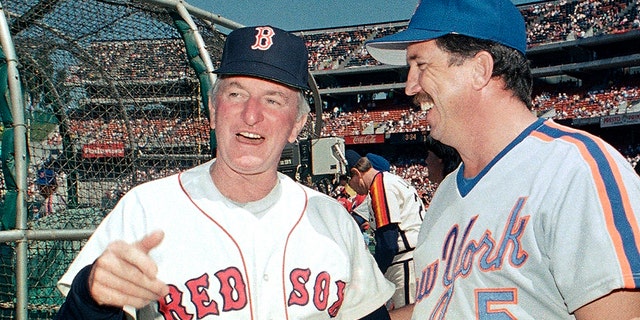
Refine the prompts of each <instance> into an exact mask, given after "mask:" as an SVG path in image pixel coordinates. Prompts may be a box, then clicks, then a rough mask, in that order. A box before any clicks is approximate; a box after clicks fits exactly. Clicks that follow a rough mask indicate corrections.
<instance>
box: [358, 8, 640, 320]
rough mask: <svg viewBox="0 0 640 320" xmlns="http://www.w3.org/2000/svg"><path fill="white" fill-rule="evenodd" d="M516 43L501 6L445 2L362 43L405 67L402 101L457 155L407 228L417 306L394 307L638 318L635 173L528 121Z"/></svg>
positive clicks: (524, 74) (519, 32)
mask: <svg viewBox="0 0 640 320" xmlns="http://www.w3.org/2000/svg"><path fill="white" fill-rule="evenodd" d="M525 41H526V32H525V24H524V21H523V17H522V15H521V14H520V12H519V11H518V10H517V9H516V7H515V6H514V5H513V3H512V2H511V1H509V0H485V1H477V0H451V1H422V2H421V3H420V5H419V6H418V7H417V9H416V11H415V13H414V14H413V17H412V18H411V22H410V24H409V27H408V28H407V30H405V31H403V32H400V33H397V34H395V35H392V36H389V37H385V38H381V39H378V40H374V41H372V42H369V43H368V44H367V49H368V51H369V53H371V55H372V56H373V57H374V58H376V59H378V60H380V61H381V62H384V63H389V64H396V65H404V64H406V63H408V65H409V71H408V76H407V82H406V88H405V92H406V93H407V95H410V96H414V99H415V102H416V103H417V104H420V105H422V104H431V105H432V107H431V109H430V110H429V113H428V115H427V120H428V121H429V124H430V126H431V135H432V136H433V138H434V139H437V140H439V141H441V142H442V143H445V144H447V145H451V146H453V147H455V148H456V150H457V151H458V152H459V154H460V156H461V158H462V164H461V165H460V166H459V167H458V169H456V170H455V171H454V172H453V173H452V174H450V175H448V176H447V177H446V178H445V179H444V180H443V181H442V183H441V184H440V186H439V187H438V190H437V191H436V194H435V196H434V198H433V200H432V202H431V205H430V207H429V209H428V212H427V214H426V217H425V220H424V223H423V225H422V227H421V230H420V238H419V240H418V246H417V248H416V250H415V253H414V257H415V264H416V269H417V270H420V271H421V273H420V274H419V276H420V278H419V279H418V283H419V287H418V289H417V296H418V298H417V302H416V304H415V305H414V306H413V307H414V308H413V310H412V308H406V309H404V310H398V311H399V312H400V311H402V312H406V313H413V316H414V319H427V318H445V317H446V318H447V319H474V318H477V317H479V316H480V317H482V315H485V316H486V317H492V318H493V317H498V318H500V317H503V318H518V319H523V318H535V319H571V318H573V317H575V318H576V319H580V320H582V319H632V318H637V317H640V290H639V289H640V278H639V277H638V275H639V274H640V263H639V261H640V250H639V243H640V242H639V240H638V239H640V177H638V176H637V175H636V174H634V173H633V170H632V169H631V166H630V165H629V163H628V162H627V161H626V160H625V159H624V157H623V156H622V155H621V154H620V153H618V152H617V151H615V149H614V148H613V147H611V146H610V145H608V144H607V143H606V142H604V141H603V140H601V139H600V138H598V137H594V136H592V135H589V134H586V133H585V132H582V131H579V130H575V129H572V128H568V127H565V126H562V125H558V124H556V123H554V122H553V121H551V120H544V119H538V118H536V117H535V115H534V114H533V113H532V112H531V111H530V108H531V105H532V103H531V87H532V76H531V70H530V67H529V64H528V62H527V59H526V57H525V49H526V43H525ZM474 301H475V303H474ZM396 316H398V317H401V316H402V315H401V314H396V313H394V314H392V317H396ZM407 316H408V315H407Z"/></svg>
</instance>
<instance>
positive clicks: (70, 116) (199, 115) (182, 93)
mask: <svg viewBox="0 0 640 320" xmlns="http://www.w3.org/2000/svg"><path fill="white" fill-rule="evenodd" d="M0 2H1V4H2V10H3V12H4V15H5V17H6V20H7V24H8V28H9V31H10V35H11V38H12V41H13V44H14V47H15V53H16V56H17V60H18V71H19V73H20V80H21V85H22V91H23V92H22V93H23V96H22V99H23V101H24V106H25V110H24V118H25V121H26V128H27V140H28V146H27V147H28V156H27V158H28V159H27V160H28V166H27V172H26V175H27V186H26V195H25V197H24V198H25V207H26V216H27V225H26V226H27V227H26V228H27V230H26V231H38V230H41V231H46V230H91V229H93V228H95V227H96V226H97V225H98V224H99V223H100V221H101V220H102V218H103V217H104V215H106V213H108V212H109V211H110V209H111V208H112V207H113V206H114V205H115V203H116V202H117V201H118V199H119V197H120V196H121V195H122V194H123V193H124V192H126V191H128V190H129V189H131V188H132V187H134V186H136V185H138V184H141V183H144V182H146V181H149V180H152V179H157V178H160V177H164V176H167V175H170V174H173V173H175V172H178V171H181V170H183V169H186V168H189V167H192V166H194V165H197V164H200V163H202V162H205V161H207V160H208V159H210V158H211V156H212V149H213V148H214V147H215V144H214V143H213V142H212V139H211V138H210V129H209V123H208V114H207V113H208V110H207V108H206V103H203V101H206V90H204V89H201V88H206V86H203V84H210V82H207V79H210V78H208V77H210V74H208V73H207V71H210V67H211V65H212V63H209V65H207V62H208V61H207V59H204V60H203V58H202V57H203V55H202V53H203V51H202V49H203V48H204V49H205V50H206V54H207V55H208V56H209V57H210V59H211V61H214V62H215V61H217V60H218V59H219V57H220V55H221V50H222V47H223V42H224V37H225V36H224V34H223V33H221V32H219V31H218V30H216V28H215V24H214V22H213V21H215V22H220V20H215V19H213V20H212V19H209V18H208V17H207V15H206V13H205V12H200V11H198V10H199V9H197V8H193V7H191V6H189V5H188V4H186V3H183V2H179V1H173V0H156V1H153V0H149V1H135V0H104V1H101V0H1V1H0ZM187 9H188V10H187ZM184 10H187V11H188V12H194V11H195V12H197V13H198V14H194V15H190V16H189V17H188V18H186V19H185V15H184V14H183V15H180V13H181V12H182V13H184V12H185V11H184ZM212 16H213V15H212ZM218 19H223V18H220V17H218ZM225 27H227V28H230V27H233V23H232V22H229V25H227V26H225ZM194 29H195V30H197V31H198V32H199V34H200V35H201V38H198V37H196V36H194V32H193V30H194ZM198 40H204V46H202V45H201V44H202V43H198ZM3 43H4V42H3ZM3 49H4V48H3ZM199 50H200V51H199ZM4 76H5V77H6V73H5V75H4ZM4 108H8V107H7V106H4ZM5 111H6V110H5ZM10 115H11V113H10V112H4V111H3V113H2V116H3V119H2V122H3V125H2V127H0V129H1V130H2V134H3V146H2V152H3V159H5V156H7V157H9V156H10V155H9V154H7V153H10V152H12V150H13V148H12V146H11V144H12V142H13V139H12V138H13V137H11V136H10V135H11V134H13V132H12V122H11V120H12V119H7V118H10ZM8 138H11V139H8ZM16 139H17V138H16ZM16 157H18V156H16ZM9 158H10V157H9ZM3 166H4V167H3V174H2V176H1V178H2V181H1V183H0V188H2V189H1V190H0V191H2V200H3V203H2V212H1V213H3V214H4V217H3V225H2V229H3V230H5V231H0V234H2V233H7V232H10V231H9V230H11V229H14V228H15V226H13V225H11V223H12V222H11V221H8V222H6V220H7V215H8V214H11V213H10V212H15V208H12V204H11V199H13V198H11V197H10V195H11V194H12V192H14V193H15V190H11V187H10V185H11V183H10V181H12V180H15V177H10V176H8V175H10V174H11V172H12V171H11V170H12V169H15V167H12V162H11V161H4V162H3ZM14 187H15V186H14ZM14 189H15V188H14ZM9 220H11V219H9ZM13 223H14V224H15V222H13ZM17 225H18V226H20V221H18V223H17ZM14 231H15V230H14ZM51 234H52V235H53V236H51V237H49V239H46V237H45V238H43V239H44V240H33V239H29V240H28V241H27V242H28V244H27V248H28V249H27V254H26V262H25V263H26V282H27V283H26V292H27V294H28V297H27V300H26V301H27V305H26V313H27V314H28V317H29V319H51V318H52V317H53V315H54V314H55V312H56V311H57V309H58V308H59V306H60V304H61V303H62V302H63V297H62V295H61V294H60V293H59V292H58V291H57V289H56V286H55V284H56V281H57V279H59V278H60V276H61V275H62V273H63V272H64V271H65V270H66V268H67V266H68V265H69V263H70V262H71V261H72V260H73V258H74V257H75V255H76V253H77V252H78V250H79V249H80V248H81V247H82V245H83V244H84V242H85V241H86V240H84V239H83V238H82V237H80V238H77V237H76V238H73V237H72V238H71V239H72V240H65V239H64V237H59V238H58V237H57V236H55V232H53V233H51ZM19 242H20V241H7V242H3V243H0V319H14V318H24V315H21V314H20V308H19V305H20V303H19V301H20V297H19V294H16V291H18V292H19V291H20V290H19V288H20V286H21V285H24V284H21V283H18V282H20V281H17V280H16V278H17V277H16V272H17V270H16V265H18V266H19V265H20V261H19V259H20V256H19V255H17V254H16V252H17V250H16V246H17V243H19ZM18 274H19V273H18ZM18 278H19V277H18ZM17 306H18V307H17Z"/></svg>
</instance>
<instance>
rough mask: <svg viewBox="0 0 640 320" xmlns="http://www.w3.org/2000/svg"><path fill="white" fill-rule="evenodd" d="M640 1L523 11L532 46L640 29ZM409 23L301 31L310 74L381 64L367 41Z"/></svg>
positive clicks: (586, 0)
mask: <svg viewBox="0 0 640 320" xmlns="http://www.w3.org/2000/svg"><path fill="white" fill-rule="evenodd" d="M639 10H640V0H626V1H620V0H578V1H570V0H559V1H547V2H542V3H534V4H529V5H524V6H520V12H521V13H522V14H523V16H524V17H525V21H526V23H527V45H528V47H533V46H539V45H542V44H549V43H554V42H559V41H567V40H576V39H580V38H588V37H592V36H599V35H606V34H617V33H624V32H628V31H630V30H638V29H640V11H639ZM406 25H407V23H406V22H397V23H390V24H380V25H375V26H371V27H369V28H364V27H358V28H356V30H353V28H351V29H346V28H343V29H336V30H335V31H333V30H332V31H327V30H317V31H305V32H299V35H300V36H302V37H303V38H304V39H305V41H306V42H307V46H308V47H309V50H310V52H311V59H310V62H309V69H310V70H326V69H340V68H348V67H358V66H369V65H378V64H379V62H377V61H375V59H373V58H372V57H371V55H369V53H368V52H367V51H366V49H364V42H365V41H366V40H371V39H373V38H379V37H382V36H385V35H387V34H392V33H396V32H397V31H400V30H402V29H404V28H406Z"/></svg>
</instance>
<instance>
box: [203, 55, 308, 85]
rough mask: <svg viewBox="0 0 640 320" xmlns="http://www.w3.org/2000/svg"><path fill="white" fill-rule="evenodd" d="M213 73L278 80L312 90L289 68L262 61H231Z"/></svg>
mask: <svg viewBox="0 0 640 320" xmlns="http://www.w3.org/2000/svg"><path fill="white" fill-rule="evenodd" d="M213 73H216V74H220V75H237V76H253V77H257V78H262V79H266V80H271V81H274V82H278V83H281V84H284V85H287V86H289V87H293V88H296V89H302V90H311V88H310V87H309V85H308V84H306V85H302V84H301V83H300V80H299V79H298V78H296V77H295V76H294V75H292V74H290V73H289V72H288V71H287V70H283V69H280V68H277V67H274V66H273V65H271V64H266V63H263V62H260V61H239V62H230V63H227V64H225V65H224V66H221V67H220V68H218V69H217V70H214V71H213Z"/></svg>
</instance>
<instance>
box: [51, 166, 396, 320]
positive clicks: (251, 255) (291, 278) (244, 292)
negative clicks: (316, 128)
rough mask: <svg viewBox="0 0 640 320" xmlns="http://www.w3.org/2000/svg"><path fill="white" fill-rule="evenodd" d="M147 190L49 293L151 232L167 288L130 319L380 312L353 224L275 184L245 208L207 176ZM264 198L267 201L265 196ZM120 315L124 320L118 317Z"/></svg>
mask: <svg viewBox="0 0 640 320" xmlns="http://www.w3.org/2000/svg"><path fill="white" fill-rule="evenodd" d="M212 163H213V161H211V162H208V163H206V164H203V165H200V166H198V167H195V168H193V169H190V170H188V171H185V172H183V173H181V174H179V175H174V176H171V177H167V178H164V179H160V180H156V181H152V182H149V183H146V184H143V185H140V186H137V187H136V188H134V189H132V190H131V191H130V192H129V193H127V194H126V195H125V196H124V197H123V198H122V200H121V201H120V202H119V203H118V205H117V206H116V207H115V208H114V210H113V211H112V212H111V213H110V214H109V215H108V216H107V217H106V218H105V220H104V221H103V222H102V223H101V224H100V226H99V227H98V228H97V230H96V232H95V233H94V235H93V236H92V237H91V238H90V239H89V241H88V242H87V244H86V245H85V247H84V248H83V249H82V251H81V252H80V254H79V255H78V257H77V258H76V260H75V261H74V262H73V263H72V264H71V266H70V267H69V270H68V271H67V273H66V274H65V275H64V276H63V277H62V279H61V280H60V282H59V283H58V287H59V288H60V290H61V291H62V292H63V293H65V294H66V292H68V288H69V287H70V284H71V282H72V281H73V278H74V276H75V275H76V273H77V272H78V271H79V270H80V269H81V268H82V267H84V266H86V265H88V264H91V263H92V262H93V261H94V260H95V259H96V258H97V257H98V256H99V255H100V254H101V253H102V252H103V251H104V249H105V247H106V246H107V245H108V244H109V243H110V242H112V241H114V240H116V239H122V240H125V241H127V242H134V241H138V240H139V239H141V238H142V237H143V236H145V235H146V234H148V233H150V232H152V231H154V230H158V229H160V230H164V232H165V238H164V240H163V241H162V243H161V244H160V245H159V246H158V247H156V248H154V249H153V250H152V251H151V252H150V255H151V257H152V258H153V259H154V261H155V262H156V263H157V264H158V269H159V272H158V278H159V279H160V280H162V281H164V282H165V283H167V284H169V286H170V294H169V295H168V296H167V297H165V298H164V300H162V301H159V302H158V303H154V304H151V305H149V306H147V307H146V308H144V309H142V310H137V311H136V312H135V313H137V318H138V319H327V318H329V317H335V318H336V319H357V318H359V317H362V316H365V315H366V314H368V313H370V312H372V311H373V310H376V309H377V308H378V307H380V306H382V305H383V304H384V303H385V301H387V299H389V297H390V296H391V295H392V293H393V285H392V284H391V283H390V282H388V281H386V280H385V279H384V277H383V275H382V274H381V273H380V271H379V270H378V268H377V266H376V264H375V261H374V260H373V257H372V256H371V255H370V253H369V252H368V251H367V250H366V248H365V247H364V246H363V245H362V236H361V234H360V232H359V230H358V227H357V225H356V223H355V221H354V220H353V219H352V218H351V217H350V216H349V215H348V213H347V212H346V211H345V210H344V208H343V207H342V205H340V204H339V203H338V202H336V201H335V200H334V199H332V198H330V197H328V196H326V195H324V194H321V193H319V192H316V191H313V190H311V189H309V188H306V187H303V186H301V185H299V184H297V183H295V182H293V181H292V180H291V179H290V178H288V177H287V176H285V175H283V174H278V175H279V184H278V187H276V188H275V189H274V191H272V193H271V194H270V195H269V196H268V197H267V198H269V197H271V198H273V201H271V203H269V204H268V205H266V206H265V204H264V201H262V202H258V203H260V206H261V207H260V206H259V207H256V206H255V205H254V206H253V208H252V209H253V210H252V211H253V212H255V211H258V212H263V214H258V215H254V214H253V213H252V212H250V211H248V210H247V209H246V208H247V207H251V206H252V204H255V203H249V204H244V205H243V204H237V203H234V202H232V201H229V200H228V199H226V198H225V197H223V196H222V195H221V194H220V193H219V191H218V190H217V189H216V187H215V185H214V184H213V181H212V179H211V176H210V175H209V167H210V166H211V164H212ZM274 192H276V193H277V194H275V197H274V196H273V195H274ZM127 311H128V313H132V311H130V310H128V309H127Z"/></svg>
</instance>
